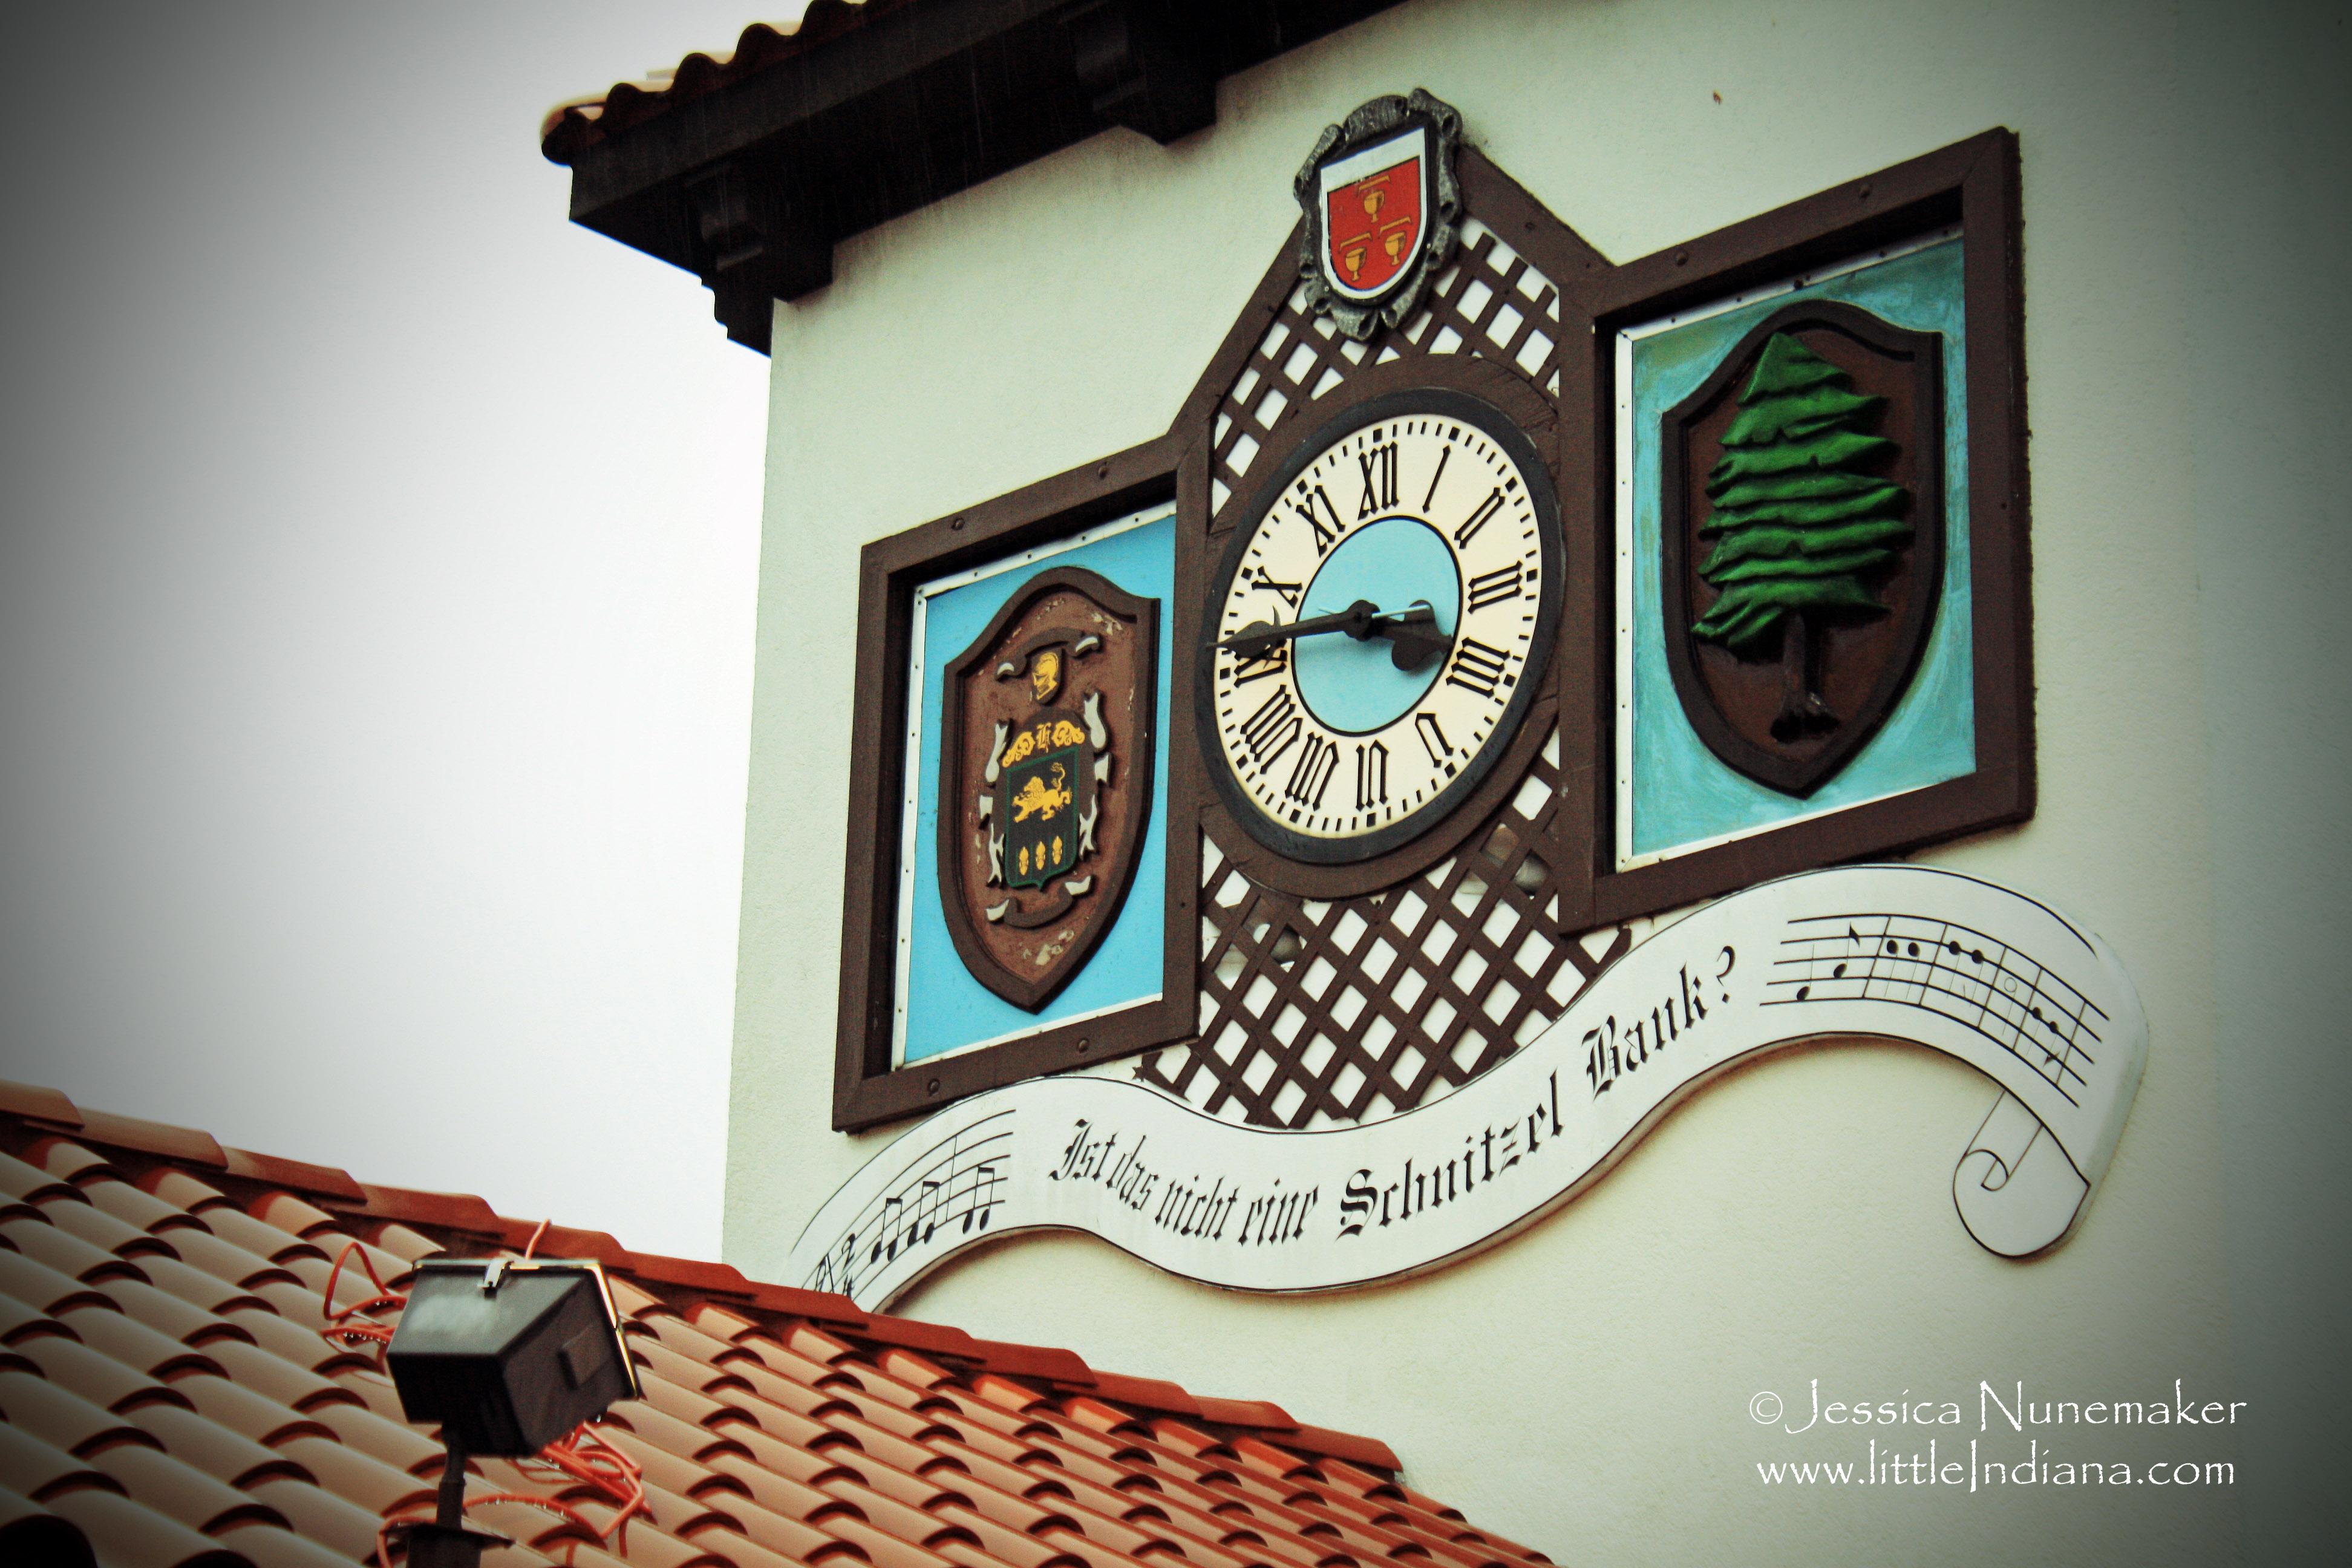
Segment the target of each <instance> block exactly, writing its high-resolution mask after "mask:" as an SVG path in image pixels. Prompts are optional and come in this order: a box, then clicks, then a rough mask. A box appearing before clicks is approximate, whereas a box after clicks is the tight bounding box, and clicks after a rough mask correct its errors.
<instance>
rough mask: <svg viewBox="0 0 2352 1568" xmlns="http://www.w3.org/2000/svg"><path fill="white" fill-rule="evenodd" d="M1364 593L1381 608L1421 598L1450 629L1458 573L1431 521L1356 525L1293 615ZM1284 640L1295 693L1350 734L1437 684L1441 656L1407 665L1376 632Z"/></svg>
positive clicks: (1382, 720) (1322, 610) (1327, 610)
mask: <svg viewBox="0 0 2352 1568" xmlns="http://www.w3.org/2000/svg"><path fill="white" fill-rule="evenodd" d="M1359 599H1363V600H1366V601H1369V602H1370V603H1371V604H1373V605H1378V606H1380V607H1381V609H1383V610H1402V609H1404V608H1406V607H1407V606H1409V605H1416V604H1426V605H1429V607H1430V608H1431V609H1432V610H1433V611H1434V612H1435V614H1436V617H1437V618H1436V622H1435V624H1436V626H1437V629H1438V630H1439V631H1440V632H1443V633H1444V635H1445V636H1447V637H1452V636H1453V635H1454V623H1455V621H1456V620H1457V619H1458V618H1459V615H1460V611H1461V606H1462V574H1461V573H1460V572H1458V571H1457V570H1455V568H1454V552H1452V551H1451V550H1448V549H1447V548H1446V547H1445V541H1444V539H1443V538H1441V537H1440V536H1439V535H1438V532H1437V531H1436V530H1435V529H1433V528H1432V527H1430V526H1429V524H1427V523H1425V522H1423V521H1421V520H1420V519H1418V518H1412V517H1389V518H1382V519H1381V520H1380V521H1377V522H1371V523H1367V524H1366V525H1364V526H1363V527H1361V528H1360V529H1358V530H1356V531H1355V532H1353V533H1351V534H1349V536H1348V537H1347V538H1346V539H1345V540H1343V541H1341V542H1340V544H1339V548H1338V549H1337V550H1334V551H1333V552H1331V554H1330V556H1329V558H1328V559H1327V560H1326V561H1325V562H1324V563H1323V564H1322V565H1321V566H1320V567H1318V569H1317V571H1316V573H1315V576H1314V579H1313V581H1311V582H1309V583H1308V584H1307V593H1306V595H1305V596H1304V602H1303V603H1302V604H1301V605H1300V606H1299V609H1298V617H1297V618H1298V619H1300V620H1302V621H1304V620H1311V619H1313V618H1314V617H1315V616H1334V615H1338V614H1339V612H1340V611H1342V610H1344V609H1346V608H1347V607H1348V606H1349V605H1352V604H1354V603H1355V602H1356V601H1357V600H1359ZM1290 646H1291V650H1292V651H1291V656H1290V657H1291V663H1292V668H1294V669H1296V670H1297V675H1298V694H1299V696H1300V697H1302V698H1304V699H1305V700H1306V702H1307V708H1308V709H1309V710H1312V711H1313V713H1314V715H1315V716H1316V717H1317V718H1318V719H1320V720H1322V721H1323V722H1324V723H1325V724H1327V725H1328V726H1330V727H1331V728H1332V729H1334V730H1341V731H1348V732H1349V733H1353V734H1362V733H1365V732H1366V731H1372V730H1378V729H1381V728H1382V727H1383V726H1385V725H1388V724H1391V723H1393V722H1394V721H1396V720H1397V719H1399V718H1400V717H1402V715H1403V714H1404V713H1405V711H1406V710H1408V709H1410V708H1412V705H1413V704H1414V703H1416V702H1418V701H1420V700H1421V699H1422V695H1423V693H1424V692H1426V691H1427V690H1428V689H1430V688H1431V687H1432V686H1433V685H1435V684H1436V681H1437V673H1438V671H1439V670H1440V669H1441V668H1444V666H1443V664H1442V663H1435V664H1432V665H1431V666H1430V667H1429V668H1426V669H1422V670H1412V671H1406V670H1402V669H1399V668H1397V667H1396V661H1395V660H1394V659H1393V658H1391V657H1390V654H1391V644H1390V643H1389V642H1388V641H1387V640H1386V639H1385V638H1381V637H1371V638H1368V639H1366V640H1365V641H1363V642H1358V641H1356V640H1355V639H1354V638H1352V637H1301V638H1299V639H1298V640H1297V642H1295V643H1293V644H1291V645H1290Z"/></svg>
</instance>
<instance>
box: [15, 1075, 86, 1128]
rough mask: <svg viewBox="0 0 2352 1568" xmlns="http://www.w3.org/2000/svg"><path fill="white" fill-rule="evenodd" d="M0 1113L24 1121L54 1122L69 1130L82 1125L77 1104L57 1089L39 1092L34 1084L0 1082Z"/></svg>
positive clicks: (40, 1090)
mask: <svg viewBox="0 0 2352 1568" xmlns="http://www.w3.org/2000/svg"><path fill="white" fill-rule="evenodd" d="M0 1112H5V1113H6V1114H8V1115H10V1116H16V1117H22V1118H24V1119H25V1120H26V1121H55V1122H58V1123H60V1124H62V1125H64V1126H67V1127H79V1126H80V1125H81V1112H80V1111H79V1110H77V1109H76V1108H75V1106H74V1102H73V1101H72V1100H68V1099H67V1098H66V1097H65V1096H64V1095H62V1094H59V1093H58V1091H57V1090H56V1089H40V1088H37V1087H35V1086H34V1085H32V1084H26V1083H9V1082H7V1081H5V1079H0Z"/></svg>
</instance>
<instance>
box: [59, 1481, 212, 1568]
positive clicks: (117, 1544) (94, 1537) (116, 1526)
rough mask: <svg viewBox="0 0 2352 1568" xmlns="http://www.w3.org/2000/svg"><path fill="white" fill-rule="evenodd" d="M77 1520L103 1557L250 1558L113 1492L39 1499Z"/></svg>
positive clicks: (164, 1560) (190, 1565)
mask: <svg viewBox="0 0 2352 1568" xmlns="http://www.w3.org/2000/svg"><path fill="white" fill-rule="evenodd" d="M41 1501H42V1502H44V1503H45V1504H46V1506H47V1508H48V1510H49V1511H50V1512H51V1513H52V1514H55V1515H56V1516H57V1517H58V1518H59V1519H62V1520H65V1521H67V1522H68V1523H70V1524H72V1525H74V1526H75V1527H76V1528H77V1529H79V1531H81V1532H82V1534H83V1535H84V1536H85V1537H87V1538H88V1539H89V1543H90V1545H91V1546H93V1547H94V1548H96V1549H97V1552H98V1555H99V1557H100V1561H102V1562H104V1563H110V1564H112V1563H139V1564H141V1565H142V1568H147V1565H150V1564H152V1568H249V1565H250V1560H249V1559H247V1558H244V1557H241V1556H239V1555H238V1553H237V1552H236V1551H235V1550H234V1549H232V1548H229V1547H226V1546H223V1545H220V1544H219V1543H217V1542H212V1541H207V1540H206V1539H205V1537H203V1536H201V1535H199V1534H197V1533H196V1532H195V1531H193V1530H190V1529H189V1528H188V1527H187V1526H186V1525H184V1524H181V1523H178V1522H177V1521H173V1520H168V1519H165V1518H163V1516H162V1515H161V1514H158V1513H155V1512H152V1510H148V1509H145V1508H142V1507H141V1506H140V1505H139V1504H137V1503H134V1502H132V1501H131V1500H130V1499H128V1498H125V1497H121V1496H119V1495H117V1494H115V1493H113V1492H109V1491H104V1490H100V1489H81V1490H76V1491H72V1492H68V1493H66V1494H64V1495H62V1496H59V1497H57V1498H53V1499H42V1500H41Z"/></svg>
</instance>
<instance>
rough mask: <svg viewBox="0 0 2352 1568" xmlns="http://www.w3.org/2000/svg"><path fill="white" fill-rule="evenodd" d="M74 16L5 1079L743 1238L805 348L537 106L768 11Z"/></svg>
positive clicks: (6, 28)
mask: <svg viewBox="0 0 2352 1568" xmlns="http://www.w3.org/2000/svg"><path fill="white" fill-rule="evenodd" d="M798 9H799V6H798V5H797V4H795V3H794V0H785V4H783V5H780V6H778V7H777V8H776V9H774V10H772V11H770V12H768V13H766V15H767V16H768V17H769V19H779V18H782V17H789V16H793V15H796V14H797V12H798ZM46 11H47V14H46V15H35V14H34V13H32V12H31V10H30V8H26V7H20V8H16V9H15V10H14V11H13V12H12V14H11V17H12V19H10V20H8V21H6V22H0V40H5V43H0V47H5V58H6V60H7V63H8V65H9V67H10V70H9V77H10V80H11V83H12V85H11V88H10V91H9V93H8V94H7V95H6V96H5V101H0V118H5V136H0V158H5V170H6V173H5V180H6V187H5V188H6V191H7V195H8V198H9V199H8V218H7V222H6V226H5V231H0V232H5V236H6V238H5V244H6V254H7V258H8V260H7V276H6V279H5V289H0V301H5V302H0V312H5V318H4V319H5V340H0V342H5V349H0V365H5V368H6V373H7V374H6V383H5V384H6V406H5V422H0V497H5V500H0V1077H4V1078H8V1079H16V1080H19V1081H29V1082H32V1083H37V1084H46V1085H49V1086H53V1087H56V1088H58V1089H63V1090H65V1091H66V1092H67V1093H68V1094H69V1095H71V1096H72V1097H73V1098H74V1099H75V1100H77V1101H79V1103H81V1104H83V1105H84V1106H87V1107H91V1108H97V1109H103V1110H114V1111H119V1112H122V1113H126V1114H131V1115H137V1116H144V1117H150V1118H154V1119H158V1120H163V1121H173V1122H179V1123H183V1124H185V1125H191V1126H195V1127H200V1128H204V1129H205V1130H207V1131H211V1132H213V1133H214V1134H215V1135H216V1136H217V1137H219V1138H220V1139H221V1141H222V1142H225V1143H230V1144H235V1145H238V1146H242V1147H246V1148H251V1149H257V1150H262V1151H265V1152H272V1153H278V1154H284V1155H289V1156H292V1157H294V1158H298V1159H304V1160H311V1161H317V1162H320V1163H325V1164H330V1165H337V1166H341V1167H344V1168H346V1169H348V1170H350V1171H351V1172H352V1173H353V1174H355V1175H357V1176H359V1177H360V1178H362V1180H371V1181H377V1182H383V1183H389V1184H402V1185H411V1186H422V1187H432V1188H441V1189H450V1190H457V1191H470V1192H478V1193H479V1194H482V1195H483V1196H484V1197H486V1198H488V1200H489V1201H490V1202H491V1204H493V1205H495V1206H497V1207H498V1208H499V1210H501V1211H502V1212H504V1213H507V1214H509V1215H521V1216H526V1217H536V1216H539V1215H554V1216H555V1217H557V1218H559V1219H560V1220H562V1222H564V1223H566V1224H575V1225H583V1226H591V1227H594V1228H601V1229H606V1230H610V1231H612V1232H614V1234H615V1235H617V1236H618V1237H620V1238H621V1239H622V1241H623V1242H625V1244H627V1245H629V1246H631V1247H637V1248H640V1249H643V1250H647V1251H660V1252H673V1253H679V1254H683V1255H687V1256H693V1257H716V1256H717V1255H718V1253H719V1211H720V1190H719V1189H720V1181H721V1174H722V1168H723V1164H722V1162H723V1154H724V1145H725V1135H726V1091H727V1054H728V1047H729V1032H730V1014H731V1010H732V992H733V984H734V969H735V926H736V900H737V889H738V884H739V879H740V856H741V847H742V812H743V790H744V765H745V755H746V745H747V731H748V721H749V703H750V692H751V629H752V615H753V597H754V582H755V573H756V566H757V561H758V549H759V509H760V486H761V460H762V446H763V435H764V432H763V422H764V409H765V402H766V377H767V368H768V362H767V361H766V360H765V359H763V358H761V357H760V356H758V355H756V354H753V353H751V352H749V351H748V350H745V349H742V348H740V347H736V346H734V345H732V344H730V343H728V342H726V341H725V338H724V335H723V333H722V332H721V331H720V330H719V328H718V327H717V326H716V325H715V324H714V323H713V322H712V321H711V319H710V310H709V296H708V295H707V294H706V293H705V292H704V291H703V289H701V287H700V286H699V284H698V282H697V281H696V279H694V278H693V277H692V276H690V275H688V274H687V273H684V272H680V271H677V270H676V269H674V268H669V267H667V266H665V265H663V264H661V263H659V262H656V261H655V260H653V259H652V258H648V257H645V256H642V255H639V254H638V253H636V252H635V251H631V250H628V249H626V248H625V247H621V246H620V245H618V244H615V243H614V242H613V241H611V240H608V239H605V238H604V237H600V236H597V235H594V234H592V233H590V232H589V231H587V230H585V229H583V228H580V227H577V226H574V225H572V224H571V223H569V222H567V221H566V219H565V216H564V212H565V201H566V197H567V194H568V191H569V176H568V174H567V173H566V172H565V171H563V170H562V169H559V168H557V167H555V166H553V165H551V164H550V163H546V162H544V161H543V160H542V159H541V157H540V155H539V150H538V134H537V132H538V125H539V120H540V116H541V113H542V112H543V111H544V110H546V109H547V108H548V107H549V106H550V105H551V104H552V103H554V102H556V101H558V100H562V99H564V98H569V97H574V96H578V95H581V94H583V93H589V92H594V91H598V90H601V89H602V88H603V87H604V86H605V85H606V84H609V83H610V82H612V81H613V80H614V79H618V78H623V77H635V76H637V75H640V74H642V73H643V72H644V71H646V69H647V68H653V67H657V66H667V65H672V64H675V63H676V61H677V58H679V56H680V55H682V54H684V53H685V52H686V51H688V50H689V49H695V48H707V49H720V48H725V47H729V46H730V44H731V42H732V40H733V38H734V37H735V36H736V34H737V32H738V31H739V30H740V27H741V26H742V25H743V24H744V23H745V22H746V21H749V20H751V19H752V17H751V15H749V14H746V13H745V12H744V11H742V10H740V9H739V8H738V7H737V6H735V5H710V4H698V3H689V0H669V3H666V4H664V5H617V4H601V5H543V4H542V5H525V4H515V3H511V0H509V3H503V4H499V5H460V4H454V3H442V4H404V5H374V6H367V7H361V6H355V5H324V4H318V5H294V4H284V3H280V4H261V5H257V4H207V5H201V6H195V5H163V4H157V5H76V6H70V7H66V6H51V7H47V8H46ZM830 1005H831V999H830V998H829V997H828V998H825V999H824V1005H823V1006H821V1007H819V1008H817V1009H816V1010H815V1012H814V1013H813V1015H812V1016H813V1018H816V1017H817V1016H818V1015H824V1016H823V1017H822V1018H821V1019H820V1020H819V1021H818V1022H817V1023H816V1024H814V1025H813V1026H821V1027H829V1026H830V1016H829V1009H830ZM822 1089H823V1086H819V1087H818V1089H817V1090H814V1091H813V1092H821V1091H822Z"/></svg>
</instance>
